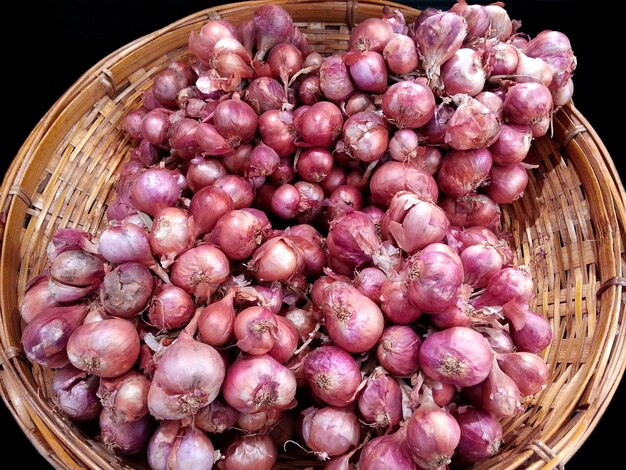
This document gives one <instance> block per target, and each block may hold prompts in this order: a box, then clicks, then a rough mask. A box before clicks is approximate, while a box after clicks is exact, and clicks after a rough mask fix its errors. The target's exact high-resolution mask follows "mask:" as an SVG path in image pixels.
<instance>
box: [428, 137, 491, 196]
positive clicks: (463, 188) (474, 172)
mask: <svg viewBox="0 0 626 470" xmlns="http://www.w3.org/2000/svg"><path fill="white" fill-rule="evenodd" d="M492 163H493V160H492V158H491V153H490V152H489V150H487V149H484V148H483V149H478V150H451V151H450V152H448V153H447V154H446V156H445V157H444V158H443V161H442V163H441V168H440V169H439V173H438V175H437V183H438V185H439V188H440V189H441V191H443V192H444V193H446V194H447V195H448V196H451V197H461V196H465V195H467V194H469V193H471V192H473V191H475V190H476V189H477V188H478V187H480V186H483V185H484V184H485V182H486V180H487V177H488V176H489V170H490V169H491V166H492Z"/></svg>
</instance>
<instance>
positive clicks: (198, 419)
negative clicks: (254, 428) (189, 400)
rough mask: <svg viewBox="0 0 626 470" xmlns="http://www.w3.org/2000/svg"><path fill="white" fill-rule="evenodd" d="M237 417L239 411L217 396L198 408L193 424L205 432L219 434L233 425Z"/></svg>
mask: <svg viewBox="0 0 626 470" xmlns="http://www.w3.org/2000/svg"><path fill="white" fill-rule="evenodd" d="M238 417H239V412H238V411H237V410H235V409H234V408H233V407H232V406H230V405H227V404H226V403H224V401H223V400H222V399H221V398H219V397H218V398H216V399H215V400H213V401H212V402H211V403H209V404H208V405H207V406H205V407H204V408H200V410H198V412H197V413H196V415H195V416H194V418H193V424H194V425H196V426H198V427H199V428H200V429H202V430H203V431H205V432H208V433H211V434H220V433H223V432H224V431H227V430H229V429H231V428H232V427H234V426H235V424H236V423H237V418H238Z"/></svg>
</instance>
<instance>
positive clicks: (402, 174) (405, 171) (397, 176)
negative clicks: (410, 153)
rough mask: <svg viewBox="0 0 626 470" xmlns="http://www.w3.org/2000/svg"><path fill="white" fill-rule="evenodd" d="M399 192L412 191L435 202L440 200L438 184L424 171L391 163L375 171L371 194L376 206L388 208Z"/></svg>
mask: <svg viewBox="0 0 626 470" xmlns="http://www.w3.org/2000/svg"><path fill="white" fill-rule="evenodd" d="M398 191H411V192H414V193H416V194H418V195H420V196H421V197H423V198H424V199H426V200H430V201H433V202H434V201H436V200H437V199H438V198H439V189H438V188H437V182H436V181H435V179H434V178H433V177H432V176H431V175H430V174H428V173H427V172H426V171H424V170H420V169H418V168H415V167H413V166H410V165H404V164H403V163H401V162H391V161H389V162H385V163H383V164H382V165H381V166H379V167H378V168H376V170H374V172H373V173H372V178H371V179H370V192H371V194H372V199H373V200H374V202H376V204H380V205H381V206H388V205H389V203H390V202H391V199H392V198H393V196H395V194H396V193H397V192H398Z"/></svg>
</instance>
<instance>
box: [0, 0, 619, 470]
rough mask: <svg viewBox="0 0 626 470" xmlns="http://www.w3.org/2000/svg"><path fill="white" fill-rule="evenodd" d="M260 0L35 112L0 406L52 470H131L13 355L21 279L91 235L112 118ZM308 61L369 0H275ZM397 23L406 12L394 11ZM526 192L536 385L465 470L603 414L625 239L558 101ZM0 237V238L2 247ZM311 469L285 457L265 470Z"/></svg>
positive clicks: (566, 451)
mask: <svg viewBox="0 0 626 470" xmlns="http://www.w3.org/2000/svg"><path fill="white" fill-rule="evenodd" d="M263 3H266V0H262V1H255V2H244V3H235V4H230V5H224V6H219V7H216V8H211V9H208V10H204V11H201V12H198V13H196V14H194V15H191V16H189V17H186V18H184V19H182V20H180V21H178V22H176V23H173V24H171V25H169V26H167V27H165V28H163V29H161V30H159V31H155V32H154V33H152V34H150V35H148V36H145V37H143V38H140V39H138V40H136V41H134V42H132V43H130V44H128V45H126V46H125V47H123V48H121V49H120V50H118V51H116V52H114V53H113V54H111V55H109V56H108V57H106V58H105V59H103V60H102V61H101V62H99V63H98V64H96V65H95V66H94V67H92V68H91V69H90V70H89V71H88V72H87V73H85V74H84V75H83V76H82V77H81V78H80V79H79V80H78V81H77V82H76V83H75V84H74V85H73V86H72V87H71V88H70V89H69V90H68V91H67V92H66V93H65V94H64V95H63V96H62V97H61V98H60V99H59V100H58V101H57V103H56V104H55V105H54V106H53V107H52V108H51V109H50V110H49V111H48V113H47V114H46V115H45V116H44V117H43V119H42V120H41V121H40V122H39V124H38V125H37V126H36V127H35V129H34V130H33V131H32V133H31V134H30V135H29V137H28V138H27V140H26V142H24V144H23V146H22V148H21V150H20V151H19V153H18V154H17V156H16V157H15V159H14V161H13V163H12V165H11V167H10V168H9V170H8V172H7V173H6V175H5V178H4V182H3V184H2V190H1V191H0V210H1V211H2V214H3V215H4V217H5V224H6V227H5V228H6V229H5V230H4V234H3V235H2V238H1V239H0V241H1V242H2V245H1V249H2V252H1V258H0V314H1V317H0V319H1V323H0V343H1V348H0V364H1V366H2V367H1V369H0V394H1V395H2V398H3V399H4V401H5V403H6V404H7V406H8V408H9V410H10V411H11V412H12V414H13V416H14V417H15V419H16V421H17V422H18V423H19V425H20V426H21V427H22V429H23V430H24V432H25V433H26V435H27V436H28V437H29V439H30V440H31V441H32V443H33V445H34V446H35V447H36V448H37V450H38V451H39V452H40V453H41V454H42V455H43V456H44V457H45V458H46V459H47V460H48V461H49V462H50V463H51V464H52V465H53V466H54V467H56V468H63V469H74V468H93V469H96V468H98V469H114V468H116V469H118V468H145V467H147V465H146V464H145V462H142V461H137V460H134V459H123V458H121V457H118V456H116V455H114V454H112V453H111V452H109V451H108V450H107V449H106V448H105V447H104V446H103V445H102V443H100V442H98V440H97V438H96V436H95V435H94V434H90V433H89V432H88V431H85V430H83V429H79V428H78V427H76V426H74V425H73V424H72V423H71V422H70V421H68V420H67V419H66V418H64V417H63V416H62V415H61V414H60V413H59V412H58V411H57V410H56V408H55V405H54V402H53V400H52V393H51V391H50V387H49V379H50V376H49V374H48V373H47V372H46V371H44V370H43V369H41V368H39V367H37V366H33V365H32V364H31V363H30V362H29V361H28V360H27V359H26V357H25V355H24V352H23V350H22V349H21V346H20V336H21V329H22V324H21V319H20V315H19V312H18V305H19V303H20V301H21V298H22V295H23V294H22V293H23V291H24V287H25V284H26V281H27V280H28V279H29V278H30V277H31V276H33V275H34V274H36V273H39V272H40V271H41V270H42V269H43V268H44V265H45V248H46V245H47V242H48V240H49V238H50V236H51V235H52V234H53V233H54V232H55V231H56V230H57V229H58V228H60V227H77V228H81V229H83V230H86V231H88V232H91V233H94V234H95V233H96V232H97V231H98V230H99V229H101V228H102V227H103V226H104V224H105V222H106V220H105V217H104V214H105V210H106V206H107V201H109V200H110V199H111V198H112V196H113V194H114V184H115V182H116V175H117V170H118V168H119V167H120V165H121V164H122V163H123V162H124V161H125V160H126V159H127V158H128V157H129V149H130V148H131V141H130V139H129V138H128V137H127V136H126V135H125V133H124V131H123V130H122V120H123V118H124V116H125V114H126V113H127V112H128V111H129V110H130V109H133V108H136V107H138V106H140V101H141V94H142V92H143V91H145V90H146V89H147V88H148V87H149V86H150V82H151V79H152V78H153V77H154V76H155V74H156V73H158V72H159V70H161V69H162V68H163V67H164V66H165V65H166V64H167V63H169V62H170V61H173V60H176V59H180V58H184V57H186V56H188V55H189V51H188V50H187V49H186V44H187V38H188V36H189V33H190V32H191V31H193V30H198V29H200V27H201V26H202V24H203V23H204V22H205V21H206V20H207V19H208V18H210V17H215V16H216V15H219V17H221V18H223V19H226V20H229V21H231V22H233V23H239V22H241V21H242V20H245V19H247V18H249V17H251V15H252V12H253V10H254V9H255V8H256V7H258V6H259V5H261V4H263ZM274 3H279V4H281V5H283V6H284V8H285V9H287V11H289V13H290V14H291V15H292V16H293V18H294V20H295V21H296V22H297V23H298V25H299V26H300V27H302V28H303V31H304V33H305V35H306V36H307V38H308V40H309V42H310V43H311V44H312V45H313V46H314V47H315V49H317V50H319V51H320V52H323V53H327V54H330V53H334V52H336V51H341V50H344V49H345V47H346V44H347V39H348V36H349V31H350V27H351V26H353V25H354V24H356V23H358V22H360V21H362V20H364V19H365V18H368V17H372V16H379V15H380V12H381V9H382V7H383V6H384V5H388V4H390V3H389V2H386V1H384V0H372V1H361V2H358V3H357V2H356V1H349V2H344V1H329V2H323V4H321V3H322V2H320V1H319V0H314V1H313V0H304V1H296V0H274ZM394 6H395V7H397V8H400V9H401V10H402V11H403V12H404V14H405V15H406V16H407V19H408V20H412V19H413V18H414V17H415V16H416V15H417V14H418V13H419V12H418V11H417V10H414V9H411V8H408V7H405V6H402V5H395V4H394ZM531 152H532V156H533V158H535V159H536V161H537V163H538V165H539V169H537V170H535V171H533V172H532V173H531V176H530V182H529V186H528V189H527V191H526V194H525V196H524V197H523V198H522V199H521V200H519V201H517V202H516V203H515V204H513V205H512V206H508V207H504V208H503V223H504V229H505V230H509V231H510V232H511V233H512V234H513V243H514V246H515V248H516V257H517V261H518V262H519V263H523V264H527V265H529V266H530V267H531V269H532V273H533V277H534V279H535V283H536V286H537V295H536V297H535V300H534V305H533V307H534V308H535V310H536V311H538V312H541V313H542V314H543V315H545V316H546V317H547V318H548V319H549V321H550V323H551V325H552V328H553V331H554V341H553V343H552V345H551V346H550V347H549V348H548V349H547V350H546V351H545V352H544V357H545V358H546V359H547V361H548V364H549V365H550V373H551V377H550V380H549V386H548V387H547V388H546V389H544V390H543V391H542V392H541V393H540V394H538V395H536V396H535V397H533V398H532V399H529V400H528V401H526V402H525V403H524V405H525V411H524V413H522V414H520V415H519V416H517V417H515V418H514V419H512V420H510V421H508V422H507V423H506V424H505V435H504V440H505V445H504V447H503V449H502V452H501V453H500V454H498V455H497V456H495V457H494V458H493V459H491V460H490V461H488V462H484V463H481V464H476V465H475V466H474V467H472V468H475V469H487V468H489V469H513V468H527V469H540V468H543V469H548V468H559V467H562V465H563V463H565V462H566V461H567V460H568V459H569V458H570V457H571V456H572V455H573V454H574V453H575V452H576V450H577V449H578V448H579V447H580V446H581V445H582V443H583V442H584V441H585V439H586V438H587V436H588V435H589V434H590V433H591V431H592V430H593V428H594V427H595V425H596V423H597V422H598V420H599V419H600V417H601V416H602V414H603V412H604V410H605V409H606V407H607V405H608V403H609V401H610V399H611V397H612V396H613V394H614V392H615V389H616V388H617V385H618V383H619V381H620V379H621V376H622V373H623V371H624V364H625V363H626V350H625V344H626V334H624V332H623V331H622V332H621V334H620V332H619V327H620V325H623V324H624V304H623V296H622V292H623V286H625V285H626V278H625V277H624V276H625V274H624V263H623V262H622V257H623V255H624V251H625V247H624V243H625V241H626V239H625V235H626V232H625V231H624V224H625V223H626V209H625V206H624V196H625V192H624V188H623V186H622V184H621V182H620V179H619V176H618V173H617V171H616V169H615V167H614V165H613V163H612V160H611V158H610V156H609V155H608V153H607V151H606V149H605V147H604V146H603V144H602V142H601V140H600V139H599V138H598V136H597V135H596V133H595V132H594V130H593V129H592V127H591V126H590V125H589V123H588V122H587V121H586V120H585V118H584V117H583V116H582V115H581V114H580V113H579V112H578V111H577V110H576V108H575V107H574V106H573V105H572V104H570V105H568V106H566V107H565V108H563V109H561V110H560V111H559V112H558V113H557V114H556V116H555V119H554V132H553V136H552V138H547V137H546V138H542V139H539V140H537V141H536V142H535V144H534V145H533V148H532V150H531ZM9 234H10V235H9ZM315 465H316V463H315V461H313V460H311V459H310V458H307V457H306V456H303V454H297V453H291V452H290V453H289V455H287V454H284V455H282V456H281V457H280V459H279V464H278V467H279V468H305V467H311V466H315Z"/></svg>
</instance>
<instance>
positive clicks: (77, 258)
mask: <svg viewBox="0 0 626 470" xmlns="http://www.w3.org/2000/svg"><path fill="white" fill-rule="evenodd" d="M50 277H53V278H54V279H56V280H57V281H59V282H62V283H63V284H69V285H72V286H77V287H84V286H89V285H91V284H93V283H94V282H95V281H97V280H98V279H102V277H104V262H103V261H102V259H101V258H100V257H99V256H97V255H94V254H92V253H89V252H87V251H83V250H69V251H64V252H63V253H60V254H59V255H58V256H57V257H55V258H54V260H53V261H52V263H51V265H50Z"/></svg>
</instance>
